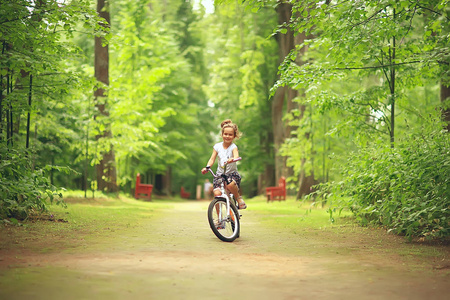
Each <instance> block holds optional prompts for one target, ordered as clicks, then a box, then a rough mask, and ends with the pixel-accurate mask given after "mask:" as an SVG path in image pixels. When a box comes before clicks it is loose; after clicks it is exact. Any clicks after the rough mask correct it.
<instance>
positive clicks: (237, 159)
mask: <svg viewBox="0 0 450 300" xmlns="http://www.w3.org/2000/svg"><path fill="white" fill-rule="evenodd" d="M241 159H242V157H237V158H233V160H232V161H231V162H228V161H226V162H225V164H224V165H223V167H222V168H224V169H225V167H226V165H228V164H232V163H235V162H237V161H240V160H241ZM206 170H207V171H209V172H210V173H211V174H212V175H213V176H214V177H217V175H216V174H214V172H213V170H211V167H209V168H208V167H207V168H206Z"/></svg>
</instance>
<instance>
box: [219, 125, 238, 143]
mask: <svg viewBox="0 0 450 300" xmlns="http://www.w3.org/2000/svg"><path fill="white" fill-rule="evenodd" d="M235 137H236V135H235V134H234V129H233V128H230V127H226V128H224V129H223V132H222V138H223V141H224V142H225V143H231V142H233V140H234V138H235Z"/></svg>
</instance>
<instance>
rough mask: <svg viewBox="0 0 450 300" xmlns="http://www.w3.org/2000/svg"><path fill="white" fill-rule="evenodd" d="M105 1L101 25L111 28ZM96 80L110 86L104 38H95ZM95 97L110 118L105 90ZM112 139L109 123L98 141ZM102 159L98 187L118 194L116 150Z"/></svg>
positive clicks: (101, 112) (101, 4) (99, 0)
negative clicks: (104, 22) (103, 22)
mask: <svg viewBox="0 0 450 300" xmlns="http://www.w3.org/2000/svg"><path fill="white" fill-rule="evenodd" d="M105 2H106V1H105V0H97V12H98V14H99V16H100V17H102V18H104V19H105V21H106V24H101V25H102V26H105V27H107V26H109V24H110V21H111V19H110V14H109V7H108V6H107V5H105ZM95 78H96V79H97V80H98V81H100V82H102V83H103V84H105V85H106V86H108V85H109V52H108V45H105V46H103V45H102V38H101V37H96V38H95ZM94 97H95V101H96V104H95V106H96V107H97V111H98V113H97V114H99V115H101V116H103V117H106V118H107V117H108V116H109V113H108V111H107V108H106V105H107V98H106V96H105V90H104V89H103V88H98V89H96V90H95V92H94ZM111 137H112V133H111V125H110V124H109V122H108V121H107V124H106V126H105V130H104V131H103V133H102V134H100V135H97V136H96V139H97V141H98V140H100V139H110V138H111ZM101 155H102V159H101V160H100V163H99V164H98V165H97V166H96V168H97V186H98V189H99V190H102V191H106V192H117V183H116V182H117V175H116V166H115V155H114V149H113V147H112V145H111V147H110V149H109V150H108V151H106V152H105V153H101Z"/></svg>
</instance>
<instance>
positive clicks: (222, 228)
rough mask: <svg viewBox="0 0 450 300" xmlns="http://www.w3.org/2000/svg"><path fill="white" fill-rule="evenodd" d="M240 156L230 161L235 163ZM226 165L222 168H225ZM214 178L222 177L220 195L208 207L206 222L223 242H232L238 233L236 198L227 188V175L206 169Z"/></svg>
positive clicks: (238, 215)
mask: <svg viewBox="0 0 450 300" xmlns="http://www.w3.org/2000/svg"><path fill="white" fill-rule="evenodd" d="M241 159H242V158H241V157H238V158H235V159H233V161H232V162H230V163H236V162H237V161H239V160H241ZM226 165H227V163H225V165H224V169H225V170H226V168H225V167H226ZM207 170H208V171H209V172H210V173H211V174H212V175H213V176H214V178H218V177H222V179H223V180H222V183H221V185H220V191H221V192H222V194H221V195H220V196H215V197H214V199H213V200H212V201H211V203H210V204H209V207H208V222H209V226H210V227H211V230H212V231H213V232H214V234H215V235H216V236H217V237H218V238H219V239H220V240H222V241H224V242H232V241H234V240H235V239H236V238H238V237H239V235H240V228H241V227H240V222H239V219H240V217H241V215H240V213H239V211H238V208H237V199H234V196H233V194H231V193H230V192H229V191H228V190H227V184H228V183H230V182H231V181H230V182H229V180H231V179H229V178H228V177H227V175H225V174H221V175H216V174H214V172H213V170H211V168H208V169H207Z"/></svg>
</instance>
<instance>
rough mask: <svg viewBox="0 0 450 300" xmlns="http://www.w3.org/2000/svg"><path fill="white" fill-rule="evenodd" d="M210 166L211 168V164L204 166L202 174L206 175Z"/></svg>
mask: <svg viewBox="0 0 450 300" xmlns="http://www.w3.org/2000/svg"><path fill="white" fill-rule="evenodd" d="M210 168H211V167H210V166H206V167H205V168H203V169H202V174H203V175H205V174H206V173H208V171H209V169H210Z"/></svg>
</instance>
